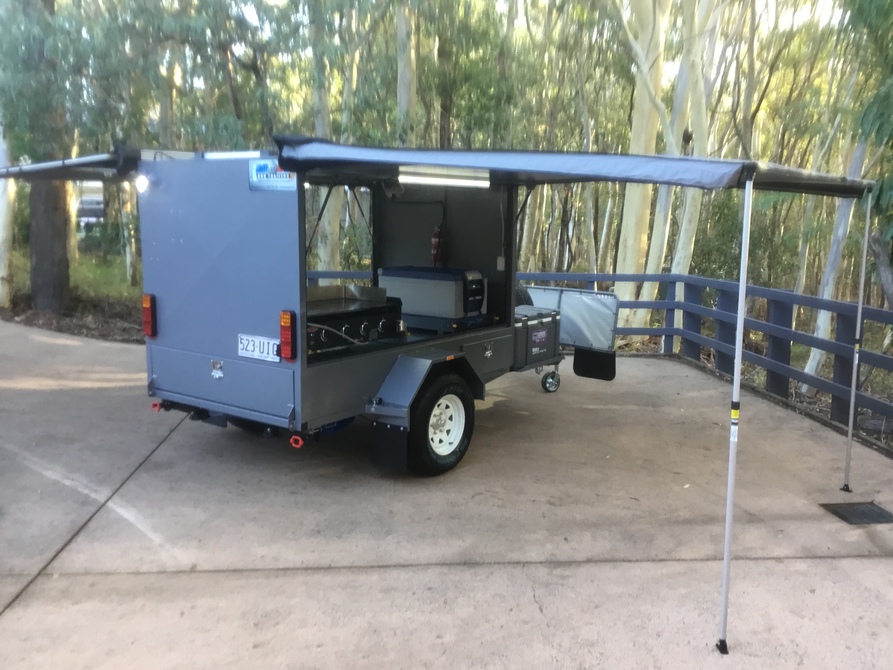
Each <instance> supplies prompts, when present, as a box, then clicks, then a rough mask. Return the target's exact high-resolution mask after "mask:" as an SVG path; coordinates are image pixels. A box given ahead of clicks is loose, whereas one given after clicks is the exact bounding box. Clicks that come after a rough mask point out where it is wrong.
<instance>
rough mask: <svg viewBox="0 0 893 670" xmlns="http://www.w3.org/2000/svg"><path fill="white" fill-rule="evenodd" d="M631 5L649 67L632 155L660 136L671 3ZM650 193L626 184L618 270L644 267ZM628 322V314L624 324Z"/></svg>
mask: <svg viewBox="0 0 893 670" xmlns="http://www.w3.org/2000/svg"><path fill="white" fill-rule="evenodd" d="M631 7H632V12H633V14H632V16H633V21H634V27H635V32H636V41H637V42H638V43H639V45H640V46H641V50H642V52H643V53H644V59H643V60H644V61H645V63H647V64H648V67H649V69H648V70H642V69H640V70H639V71H638V72H637V74H636V89H635V98H634V102H633V114H632V127H631V129H630V145H629V152H630V153H631V154H653V153H654V145H655V141H656V139H657V130H658V112H657V109H656V108H655V105H654V103H653V101H652V94H653V93H654V92H658V91H660V88H661V78H662V73H663V47H664V37H665V34H666V20H667V14H668V11H669V2H668V1H667V0H654V2H651V1H649V0H634V1H633V2H632V3H631ZM651 193H652V188H651V186H650V185H642V184H627V186H626V195H625V198H624V204H623V223H622V225H621V228H620V239H619V249H618V254H617V267H616V271H617V272H619V273H640V272H642V271H643V270H644V269H645V257H646V253H647V249H648V223H649V218H650V214H651ZM617 297H618V298H620V300H635V299H636V298H637V297H638V289H637V285H636V284H634V283H632V282H624V283H622V284H620V285H619V286H618V288H617ZM628 323H629V318H628V316H627V317H626V318H625V319H624V321H623V325H627V324H628Z"/></svg>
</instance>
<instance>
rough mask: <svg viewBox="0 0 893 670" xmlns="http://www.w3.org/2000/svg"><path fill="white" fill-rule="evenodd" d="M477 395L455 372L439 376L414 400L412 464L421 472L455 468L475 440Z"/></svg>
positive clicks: (429, 472)
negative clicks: (473, 394) (473, 439)
mask: <svg viewBox="0 0 893 670" xmlns="http://www.w3.org/2000/svg"><path fill="white" fill-rule="evenodd" d="M473 431H474V398H472V396H471V391H470V390H469V388H468V384H467V383H466V382H465V380H464V379H462V377H460V376H459V375H455V374H444V375H441V376H439V377H436V378H435V379H434V380H432V381H431V382H430V384H428V385H426V387H425V388H424V389H423V390H422V392H421V394H420V395H419V397H418V398H416V400H415V402H413V404H412V409H411V412H410V421H409V444H408V446H409V452H408V454H407V455H408V458H409V468H410V470H412V471H413V472H415V473H416V474H420V475H439V474H443V473H444V472H447V471H448V470H452V469H453V468H454V467H456V465H458V464H459V461H461V460H462V457H463V456H465V452H466V451H468V444H469V442H471V433H472V432H473Z"/></svg>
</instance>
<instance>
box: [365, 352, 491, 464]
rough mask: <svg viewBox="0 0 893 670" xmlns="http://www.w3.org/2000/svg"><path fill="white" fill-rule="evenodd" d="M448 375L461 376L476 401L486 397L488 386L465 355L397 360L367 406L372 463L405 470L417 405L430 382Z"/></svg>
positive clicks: (436, 354) (431, 354)
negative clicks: (410, 426) (413, 408)
mask: <svg viewBox="0 0 893 670" xmlns="http://www.w3.org/2000/svg"><path fill="white" fill-rule="evenodd" d="M447 372H450V373H453V374H457V375H459V376H461V377H462V378H463V379H464V380H465V381H466V383H467V384H468V386H469V388H470V389H471V392H472V395H473V397H474V398H476V399H483V397H484V382H483V381H481V378H480V377H478V375H477V373H476V372H475V371H474V369H473V368H472V367H471V364H470V363H469V362H468V360H466V358H465V355H464V354H462V353H459V354H453V353H450V352H448V351H427V352H424V353H420V354H416V355H413V356H400V357H398V358H397V360H396V362H395V363H394V366H393V367H392V368H391V371H390V372H389V373H388V376H387V377H386V378H385V380H384V383H383V384H382V385H381V388H380V389H379V390H378V393H376V395H375V397H374V398H372V400H371V401H370V402H369V404H368V405H367V406H366V413H367V414H368V415H369V416H371V418H372V461H373V462H374V463H375V464H377V465H381V466H384V467H387V468H392V469H399V470H405V469H406V467H407V444H408V443H407V440H408V437H409V417H410V411H411V407H412V403H413V401H414V400H415V399H416V397H417V396H418V395H419V392H420V391H421V389H422V388H423V387H424V385H425V383H426V381H427V380H428V379H433V378H436V377H438V376H440V375H442V374H446V373H447Z"/></svg>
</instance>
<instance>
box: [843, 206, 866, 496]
mask: <svg viewBox="0 0 893 670" xmlns="http://www.w3.org/2000/svg"><path fill="white" fill-rule="evenodd" d="M865 198H866V202H865V233H864V234H863V236H862V237H863V239H862V268H861V269H860V270H859V304H858V306H857V307H856V341H855V342H854V343H853V376H852V379H851V380H850V420H849V424H848V425H847V435H846V466H845V467H844V470H843V486H841V487H840V490H841V491H844V492H846V493H851V492H852V489H851V488H850V462H851V461H852V457H853V424H854V423H855V420H856V387H857V386H858V385H859V352H860V350H861V349H862V303H863V302H864V301H865V266H866V264H867V263H868V234H869V233H870V232H871V193H868V194H867V195H866V196H865Z"/></svg>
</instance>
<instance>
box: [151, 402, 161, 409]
mask: <svg viewBox="0 0 893 670" xmlns="http://www.w3.org/2000/svg"><path fill="white" fill-rule="evenodd" d="M152 411H153V412H160V411H161V402H159V401H158V400H155V401H153V402H152Z"/></svg>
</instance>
